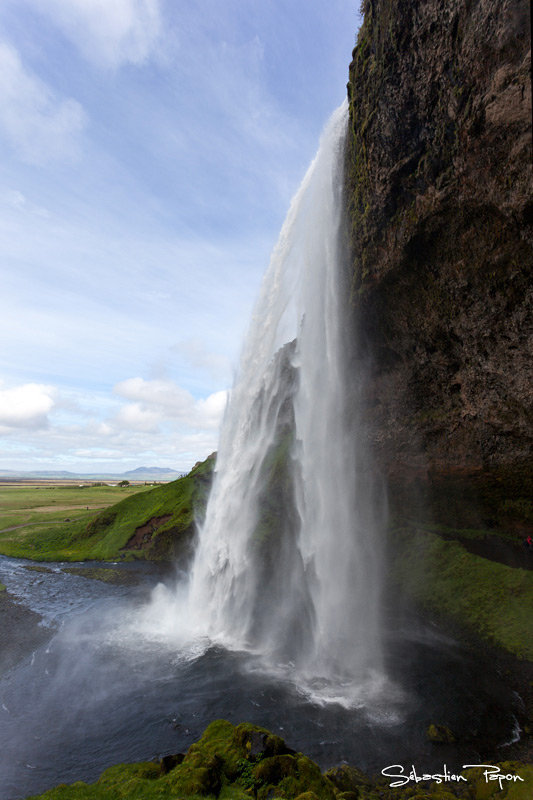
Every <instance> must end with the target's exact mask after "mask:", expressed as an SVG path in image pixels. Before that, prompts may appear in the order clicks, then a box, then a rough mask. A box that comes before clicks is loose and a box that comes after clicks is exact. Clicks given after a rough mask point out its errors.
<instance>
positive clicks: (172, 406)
mask: <svg viewBox="0 0 533 800" xmlns="http://www.w3.org/2000/svg"><path fill="white" fill-rule="evenodd" d="M113 391H114V392H115V393H116V394H118V395H120V396H121V397H124V398H125V399H127V400H131V401H132V403H131V404H130V405H127V406H124V407H123V408H122V409H121V410H120V411H119V413H118V414H117V416H116V420H117V422H119V423H120V424H121V425H127V426H130V427H132V428H134V429H135V430H144V431H146V430H149V429H152V430H155V429H156V428H157V422H158V421H159V422H163V421H165V420H178V421H180V422H182V423H184V424H186V425H188V426H189V427H191V428H195V429H202V428H206V429H215V428H218V427H219V426H220V423H221V421H222V416H223V414H224V410H225V408H226V402H227V397H228V393H227V391H225V390H224V391H220V392H215V393H213V394H211V395H209V396H208V397H207V398H205V399H202V398H201V399H199V400H195V399H194V397H193V396H192V394H191V393H190V392H188V391H186V390H185V389H182V388H181V387H180V386H178V385H177V384H176V383H174V382H173V381H171V380H167V379H165V380H151V381H146V380H144V378H129V379H128V380H125V381H122V382H121V383H118V384H117V385H116V386H115V387H114V390H113ZM150 426H151V427H150Z"/></svg>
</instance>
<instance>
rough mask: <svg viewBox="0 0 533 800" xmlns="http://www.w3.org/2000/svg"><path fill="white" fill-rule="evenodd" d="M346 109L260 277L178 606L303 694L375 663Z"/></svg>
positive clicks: (364, 678) (371, 508)
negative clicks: (354, 343)
mask: <svg viewBox="0 0 533 800" xmlns="http://www.w3.org/2000/svg"><path fill="white" fill-rule="evenodd" d="M346 121H347V108H346V104H344V105H343V106H342V107H341V108H340V109H339V110H338V111H337V112H335V114H334V115H333V117H332V119H331V120H330V122H329V124H328V126H327V129H326V131H325V133H324V136H323V139H322V142H321V145H320V148H319V151H318V154H317V156H316V158H315V160H314V161H313V163H312V164H311V166H310V168H309V170H308V172H307V174H306V176H305V178H304V180H303V182H302V185H301V187H300V189H299V191H298V193H297V194H296V196H295V198H294V200H293V202H292V204H291V208H290V210H289V213H288V216H287V219H286V221H285V224H284V225H283V228H282V231H281V235H280V238H279V241H278V244H277V246H276V248H275V251H274V253H273V256H272V259H271V263H270V266H269V269H268V271H267V273H266V275H265V278H264V281H263V285H262V289H261V293H260V297H259V300H258V302H257V305H256V308H255V312H254V315H253V319H252V323H251V326H250V330H249V333H248V336H247V339H246V341H245V344H244V349H243V354H242V360H241V368H240V373H239V375H238V377H237V380H236V383H235V385H234V387H233V390H232V393H231V400H230V403H229V407H228V409H227V412H226V416H225V419H224V423H223V426H222V431H221V439H220V445H219V452H218V460H217V470H216V477H215V483H214V486H213V490H212V492H211V496H210V499H209V502H208V507H207V513H206V520H205V523H204V525H203V527H202V529H201V531H200V536H199V543H198V548H197V553H196V557H195V561H194V564H193V568H192V572H191V578H190V584H189V587H188V595H187V598H186V600H185V608H186V611H185V612H182V617H181V618H182V620H183V618H184V617H186V619H187V627H188V629H189V631H191V629H192V630H194V631H195V632H196V633H197V634H202V635H204V636H206V637H208V638H209V639H210V640H215V641H219V642H221V643H223V644H225V645H227V646H230V647H234V648H242V649H249V650H251V651H254V652H258V653H260V654H261V656H262V660H263V662H267V663H270V664H271V665H273V666H274V665H280V664H283V668H284V669H287V668H288V669H289V670H290V671H291V674H292V675H293V677H295V679H296V680H297V682H299V684H300V685H304V686H306V687H307V688H308V689H309V691H312V692H313V693H315V692H319V693H320V692H321V693H322V695H323V696H324V697H326V698H327V697H329V698H330V699H336V700H337V699H338V697H339V696H340V694H342V695H343V696H344V697H346V695H347V694H350V693H351V695H352V700H354V701H356V700H355V698H354V697H353V695H354V692H355V693H357V692H361V691H362V688H361V687H362V686H363V685H365V684H366V686H367V687H368V683H369V675H374V676H375V675H376V674H377V673H378V672H379V666H380V619H379V580H378V572H379V570H378V565H377V561H378V559H377V555H376V550H377V547H376V540H377V538H378V533H377V527H378V524H377V520H376V513H375V512H376V508H378V510H379V503H378V502H377V501H376V497H375V495H374V493H373V491H372V490H371V481H369V479H368V474H369V473H368V470H367V469H365V468H366V466H367V465H366V464H365V459H364V457H363V454H362V452H361V447H360V444H359V443H358V440H357V439H358V437H357V422H358V420H357V418H358V395H359V389H358V381H357V376H356V375H353V374H352V372H353V371H350V370H349V369H348V360H349V353H348V349H349V336H347V335H346V314H345V313H344V312H343V308H345V307H346V297H344V296H342V295H343V291H344V290H343V286H342V269H341V256H340V248H339V227H340V213H341V208H340V206H341V186H342V162H343V144H344V135H345V129H346ZM374 688H375V687H374ZM363 702H364V700H363Z"/></svg>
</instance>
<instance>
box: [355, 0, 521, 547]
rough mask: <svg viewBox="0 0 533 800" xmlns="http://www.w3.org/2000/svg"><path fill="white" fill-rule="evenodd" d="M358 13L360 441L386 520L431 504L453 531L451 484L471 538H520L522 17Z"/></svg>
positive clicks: (513, 13) (494, 11)
mask: <svg viewBox="0 0 533 800" xmlns="http://www.w3.org/2000/svg"><path fill="white" fill-rule="evenodd" d="M364 6H365V10H366V14H365V20H364V24H363V26H362V28H361V30H360V33H359V37H358V42H357V46H356V48H355V50H354V53H353V61H352V64H351V66H350V82H349V84H348V96H349V100H350V129H349V136H348V143H347V151H346V186H345V207H346V248H347V253H348V262H349V263H350V265H351V267H350V276H349V277H350V280H351V284H352V305H353V306H354V308H355V310H356V312H357V313H356V315H355V317H356V319H357V322H356V323H355V324H356V326H357V331H356V334H355V338H356V339H357V340H358V341H359V343H360V353H359V356H360V359H361V360H363V361H365V362H366V365H367V368H368V374H369V380H368V383H367V386H366V422H367V431H368V434H367V435H368V437H369V439H370V440H371V443H372V446H373V450H374V452H375V455H376V458H377V461H378V463H379V465H380V466H381V468H382V469H383V471H384V472H385V473H386V474H387V475H388V476H389V479H390V483H391V487H392V495H393V501H396V502H395V509H394V510H395V511H397V512H399V513H400V514H402V515H403V516H413V504H415V506H416V508H415V514H414V516H418V517H420V513H424V509H427V507H428V505H429V507H430V516H432V517H433V518H434V519H435V520H437V521H441V522H445V523H446V524H450V525H452V526H454V525H455V526H456V527H460V525H458V524H457V523H458V519H457V516H458V515H457V512H456V508H455V504H454V502H452V504H451V505H452V506H453V508H451V509H450V508H449V505H450V504H449V503H448V497H449V493H450V492H452V494H453V491H454V490H455V488H456V487H455V486H453V485H452V486H450V483H451V484H453V483H454V480H455V479H456V478H458V479H459V481H460V484H461V492H462V493H463V495H464V496H463V497H462V499H461V512H460V513H464V509H465V508H468V509H469V511H468V513H469V514H470V516H472V517H477V518H476V519H472V520H470V521H469V522H468V525H472V524H473V523H474V524H473V526H475V524H476V523H477V526H478V527H481V526H482V525H483V524H488V525H490V526H494V527H497V528H500V529H509V528H511V529H514V530H516V535H517V537H520V536H521V535H523V532H524V531H525V530H529V529H531V528H532V526H533V509H532V508H531V503H529V505H528V502H529V500H530V498H531V494H532V488H533V466H532V460H531V452H532V445H533V425H532V424H531V423H532V421H533V408H532V402H531V378H532V375H531V339H532V336H533V315H532V309H533V285H532V281H531V267H532V265H533V191H532V187H533V182H532V165H531V145H532V141H531V72H530V63H531V55H530V41H529V38H530V34H529V31H530V23H529V4H528V3H527V2H526V0H506V2H502V3H493V2H489V0H427V2H424V3H418V2H414V1H413V0H396V2H394V3H393V2H392V1H391V0H367V2H365V4H364ZM493 489H495V490H496V493H494V491H493ZM417 498H421V499H422V502H420V503H418V505H417ZM528 498H529V500H528ZM421 509H422V511H421Z"/></svg>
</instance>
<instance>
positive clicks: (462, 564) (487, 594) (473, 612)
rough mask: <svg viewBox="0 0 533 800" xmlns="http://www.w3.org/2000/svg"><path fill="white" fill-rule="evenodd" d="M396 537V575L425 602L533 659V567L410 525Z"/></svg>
mask: <svg viewBox="0 0 533 800" xmlns="http://www.w3.org/2000/svg"><path fill="white" fill-rule="evenodd" d="M395 539H396V542H397V544H398V545H399V547H398V548H397V555H396V557H395V560H394V565H393V576H394V580H395V581H396V582H397V583H398V585H399V586H400V587H401V588H402V590H404V591H406V592H407V593H408V594H409V595H410V596H411V597H413V598H414V599H415V601H416V602H417V603H418V604H419V605H420V606H422V607H423V608H425V609H428V610H432V611H435V612H438V613H439V614H442V615H444V616H448V617H449V618H451V619H453V620H455V621H457V622H459V623H461V624H463V625H467V626H469V627H471V628H473V629H474V630H475V631H476V632H477V633H478V634H479V635H481V636H482V637H484V638H486V639H487V640H489V641H490V642H492V643H494V644H497V645H500V646H501V647H503V648H505V649H506V650H508V651H509V652H511V653H514V654H515V655H517V656H518V657H519V658H528V659H533V637H532V636H531V631H532V620H531V609H532V608H533V572H531V571H526V570H523V569H513V568H512V567H507V566H505V565H503V564H499V563H496V562H494V561H489V560H488V559H486V558H481V557H479V556H476V555H473V554H472V553H469V552H468V551H467V550H466V549H465V548H464V547H463V546H462V545H461V544H460V543H459V542H456V541H445V540H443V539H441V538H440V537H439V536H438V535H435V534H433V533H430V532H428V531H423V530H413V529H408V528H406V529H403V530H401V531H400V530H398V531H396V532H395Z"/></svg>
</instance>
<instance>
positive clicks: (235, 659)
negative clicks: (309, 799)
mask: <svg viewBox="0 0 533 800" xmlns="http://www.w3.org/2000/svg"><path fill="white" fill-rule="evenodd" d="M23 565H24V562H20V561H15V560H12V559H6V558H0V580H1V581H2V582H3V583H5V584H6V585H7V587H8V589H9V591H10V592H12V593H13V594H15V595H16V596H18V597H19V598H20V599H21V600H23V601H24V603H25V604H26V605H27V606H28V607H30V608H32V609H33V610H35V611H38V612H39V613H40V614H41V615H42V616H43V618H44V620H45V624H47V625H49V626H51V628H52V629H53V631H54V634H53V636H52V638H51V640H50V641H49V642H48V644H47V645H44V646H42V647H40V648H39V649H37V650H36V651H35V652H34V653H31V654H29V655H28V657H27V658H26V659H25V660H24V661H23V662H21V663H20V664H19V665H18V666H17V667H16V668H15V669H14V670H12V671H11V672H10V673H8V674H7V675H5V676H4V677H3V678H2V679H1V680H0V797H2V798H3V799H4V800H11V799H12V798H19V797H25V796H27V795H29V794H34V793H37V792H42V791H44V790H46V789H47V788H50V787H52V786H54V785H57V784H58V783H62V782H66V783H70V782H74V781H75V780H85V781H92V780H95V779H96V778H97V777H98V775H99V774H100V773H101V772H102V770H103V769H105V768H106V767H108V766H110V765H112V764H114V763H118V762H122V761H136V760H137V761H138V760H148V759H151V758H157V757H159V756H161V755H165V754H168V753H176V752H180V751H183V750H185V749H186V748H187V747H188V746H189V745H190V744H191V743H192V742H193V741H194V740H195V739H197V738H198V737H199V736H200V735H201V733H202V731H203V730H204V728H205V727H206V726H207V725H208V724H209V722H211V721H212V720H213V719H217V718H226V719H229V720H230V721H232V722H234V723H235V724H237V723H238V722H242V721H250V722H254V723H257V724H260V725H264V726H265V727H267V728H269V729H271V730H272V731H274V732H275V733H278V734H279V735H281V736H282V737H283V738H285V740H286V741H287V743H288V744H289V745H290V746H291V747H293V748H295V749H298V750H302V751H304V752H305V753H306V754H308V755H309V756H311V757H312V758H314V759H315V760H317V761H318V762H319V763H320V765H321V766H322V767H324V768H325V767H328V766H331V765H333V764H337V763H340V762H341V761H343V760H345V761H348V762H350V763H352V764H355V765H357V766H359V767H361V768H363V769H373V770H377V771H379V769H381V768H382V767H384V766H387V765H388V764H393V763H407V764H410V763H412V761H413V760H415V761H417V763H420V764H421V765H422V766H423V767H424V768H425V767H429V766H431V764H432V763H434V764H435V765H438V764H440V765H441V766H442V760H443V757H444V758H445V760H446V763H447V764H448V765H450V766H451V765H453V764H457V765H460V764H462V763H467V762H466V761H464V758H465V757H468V758H471V757H474V756H475V755H476V750H475V746H474V745H473V744H471V743H468V742H463V743H462V744H461V745H460V747H459V749H456V748H448V747H446V746H445V747H444V749H437V750H438V752H434V749H432V746H431V745H430V744H428V743H427V742H426V741H425V735H424V732H425V729H426V728H427V726H428V725H429V724H430V723H431V722H436V723H444V724H447V725H449V726H450V727H451V728H452V729H454V730H456V731H461V732H462V733H463V735H467V734H468V733H470V734H473V732H474V731H475V730H477V731H478V733H480V734H481V735H482V736H483V735H484V736H485V737H486V736H489V735H494V736H495V737H496V739H497V740H499V741H505V740H509V739H510V738H511V737H512V734H513V727H514V724H515V723H514V718H513V713H512V711H513V705H514V704H515V703H516V699H515V698H513V696H512V695H511V694H510V693H509V692H508V691H507V690H506V689H505V687H504V686H503V685H501V683H500V682H499V681H498V679H497V678H496V676H494V675H490V674H489V673H488V672H487V670H486V669H485V668H484V669H483V670H480V668H479V667H478V666H477V665H475V664H474V663H473V662H472V661H471V660H469V659H468V658H467V657H466V656H465V655H464V654H463V653H461V651H460V650H459V648H458V647H457V645H456V644H455V643H454V642H453V641H451V640H449V639H447V638H446V637H444V636H441V635H439V634H438V633H437V632H435V631H432V630H428V629H427V628H424V627H422V626H420V625H415V624H414V623H413V622H412V621H411V622H409V624H408V625H404V627H403V629H401V630H399V631H398V630H397V631H396V632H395V633H394V634H393V633H389V635H388V637H387V639H386V641H387V642H388V646H387V652H388V655H387V662H388V663H387V673H388V674H389V675H390V676H391V678H390V682H389V683H388V685H386V686H381V691H379V692H375V693H374V695H373V696H367V697H361V699H360V703H359V706H358V707H357V705H354V706H352V707H351V708H346V707H344V706H343V705H340V704H339V703H336V702H334V699H333V698H332V699H331V702H328V703H326V702H324V696H325V693H324V687H323V686H320V687H317V690H318V691H317V696H319V697H320V698H321V702H320V703H317V702H314V701H313V693H312V690H311V691H310V690H309V689H308V690H307V691H306V693H303V692H302V691H300V690H299V689H298V688H297V687H296V685H295V684H294V683H293V682H292V681H291V669H292V667H291V665H290V664H279V665H277V666H276V667H275V668H269V670H268V671H266V670H265V669H264V667H263V665H262V664H261V661H260V660H259V658H258V657H256V656H254V655H253V654H249V653H242V652H232V651H228V650H226V649H224V648H222V647H220V646H213V645H210V643H209V641H207V640H205V639H203V640H196V641H192V642H183V641H182V642H181V643H180V644H178V643H177V641H176V640H174V639H168V638H164V637H163V636H161V635H160V634H159V633H158V631H157V629H155V630H153V631H150V630H149V629H147V626H146V619H147V618H146V608H147V607H148V606H147V605H146V603H147V599H148V596H149V591H150V587H151V585H153V584H154V583H155V578H154V577H153V576H150V574H149V572H147V573H146V574H145V575H144V577H143V579H142V582H141V584H140V586H139V587H136V588H133V589H132V588H124V587H113V586H109V585H107V584H104V583H100V582H98V581H92V580H87V579H85V578H82V577H78V576H74V575H68V574H65V573H63V572H62V568H61V565H49V566H50V567H51V569H52V570H54V571H53V572H52V573H36V572H30V571H28V570H26V569H24V566H23ZM63 566H65V565H63ZM121 568H127V566H126V565H121ZM159 591H161V590H159ZM326 688H327V687H326ZM326 694H327V692H326Z"/></svg>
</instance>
